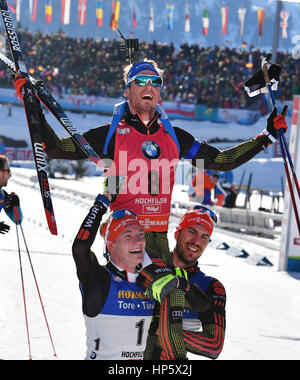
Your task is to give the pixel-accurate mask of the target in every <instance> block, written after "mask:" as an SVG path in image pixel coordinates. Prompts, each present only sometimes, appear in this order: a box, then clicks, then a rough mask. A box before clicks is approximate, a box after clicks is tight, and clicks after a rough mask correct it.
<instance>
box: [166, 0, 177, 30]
mask: <svg viewBox="0 0 300 380" xmlns="http://www.w3.org/2000/svg"><path fill="white" fill-rule="evenodd" d="M166 8H167V10H168V30H173V26H174V8H175V7H174V5H167V6H166Z"/></svg>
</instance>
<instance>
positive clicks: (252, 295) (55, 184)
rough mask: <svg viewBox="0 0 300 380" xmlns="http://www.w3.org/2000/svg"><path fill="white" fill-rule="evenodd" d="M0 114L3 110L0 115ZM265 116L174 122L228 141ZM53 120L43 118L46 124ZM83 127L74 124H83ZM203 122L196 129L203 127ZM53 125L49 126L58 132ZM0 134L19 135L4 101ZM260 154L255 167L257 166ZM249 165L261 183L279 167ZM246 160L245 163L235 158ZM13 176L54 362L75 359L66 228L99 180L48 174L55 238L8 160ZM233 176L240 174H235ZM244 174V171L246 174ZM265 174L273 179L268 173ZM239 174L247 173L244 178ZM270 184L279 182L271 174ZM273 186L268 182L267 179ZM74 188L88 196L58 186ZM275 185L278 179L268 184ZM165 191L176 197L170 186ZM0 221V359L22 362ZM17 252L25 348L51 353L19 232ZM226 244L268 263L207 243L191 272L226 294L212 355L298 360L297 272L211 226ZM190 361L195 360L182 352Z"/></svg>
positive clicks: (20, 127)
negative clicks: (217, 347)
mask: <svg viewBox="0 0 300 380" xmlns="http://www.w3.org/2000/svg"><path fill="white" fill-rule="evenodd" d="M3 111H4V112H3ZM71 117H72V119H73V120H74V123H75V125H76V126H77V127H78V129H79V130H81V131H82V132H83V131H84V130H87V129H89V128H91V127H94V126H96V125H100V124H102V123H103V122H106V121H108V120H109V117H107V116H99V115H87V116H86V118H84V119H83V117H82V116H81V115H76V114H73V115H72V116H71ZM265 123H266V120H265V118H263V119H261V120H259V121H258V122H257V123H256V124H254V125H253V126H249V127H245V126H244V127H243V126H240V125H236V124H228V125H227V124H213V123H200V122H185V121H178V123H177V122H174V124H175V125H177V124H178V125H180V126H182V127H184V128H185V129H187V130H189V131H190V132H191V133H193V134H194V135H195V136H196V137H198V138H201V136H202V137H203V135H205V138H206V139H208V138H210V137H215V136H219V137H220V136H221V135H224V136H227V137H228V136H232V138H233V139H237V138H241V139H242V140H244V139H247V138H248V137H249V138H250V137H253V136H255V135H256V134H257V133H259V132H260V131H261V130H262V129H264V128H265ZM51 124H53V123H51ZM83 125H84V129H83V127H82V126H83ZM204 128H205V130H204ZM61 130H62V128H61V127H58V128H57V133H58V132H59V135H60V136H62V135H63V134H64V132H63V133H61ZM0 135H6V136H9V137H14V138H18V139H25V140H27V141H28V140H29V137H28V132H27V126H26V121H25V116H24V113H23V110H22V109H21V108H15V107H14V108H13V117H8V116H7V114H6V111H5V107H4V108H2V109H1V121H0ZM257 160H263V163H264V165H257V162H259V161H257ZM247 165H253V168H255V176H254V178H256V180H257V183H258V184H259V185H256V186H261V187H264V188H270V186H271V179H270V178H269V177H270V175H267V174H266V173H270V171H269V170H270V165H277V169H276V170H278V171H277V172H276V173H278V177H279V175H280V174H279V173H280V170H281V169H279V165H280V167H281V166H282V163H281V162H280V160H278V159H275V161H274V160H272V159H261V158H260V159H256V160H255V159H254V160H251V162H250V163H249V164H247ZM245 167H246V165H245ZM12 173H13V176H12V178H11V180H10V182H9V184H8V186H7V189H6V190H7V191H9V192H11V191H14V192H16V193H17V194H19V195H20V198H21V207H22V211H23V214H24V220H23V223H22V226H23V229H24V234H25V237H26V241H27V245H28V248H29V251H30V254H31V258H32V262H33V266H34V269H35V273H36V277H37V280H38V284H39V288H40V293H41V296H42V299H43V303H44V306H45V310H46V314H47V319H48V322H49V325H50V330H51V334H52V337H53V340H54V345H55V349H56V353H57V359H58V360H67V359H75V360H81V359H83V358H84V356H85V326H84V320H83V317H82V312H81V296H80V292H79V288H78V280H77V277H76V271H75V265H74V263H73V259H72V255H71V246H72V242H73V239H74V237H75V234H76V233H77V231H78V229H79V227H80V224H81V222H82V220H83V218H84V217H85V215H86V213H87V211H88V209H89V207H90V206H91V205H92V203H93V201H92V199H93V197H95V196H96V195H97V194H98V193H99V192H101V191H102V178H101V177H95V176H92V177H85V178H84V179H82V180H80V181H74V180H72V179H50V186H51V188H52V198H53V205H54V210H55V215H56V220H57V226H58V236H52V235H51V234H50V232H49V231H48V229H47V226H46V219H45V216H44V211H43V207H42V201H41V198H40V193H39V188H38V187H37V183H36V182H34V181H32V180H31V178H34V177H35V173H34V170H32V169H28V168H27V169H26V168H18V167H13V171H12ZM236 173H237V171H234V175H235V181H236V182H238V178H239V176H240V175H241V173H242V170H241V171H239V172H238V173H239V174H236ZM248 173H249V172H248ZM273 177H275V176H273ZM245 178H246V180H247V176H245ZM278 183H280V181H279V180H278ZM276 186H277V184H276ZM61 187H65V188H66V189H69V190H70V189H71V190H72V189H76V190H78V191H84V192H86V193H88V194H89V195H90V198H85V199H82V198H80V197H78V196H76V195H74V194H71V193H70V191H69V190H68V191H62V190H61V189H60V188H61ZM277 188H278V189H280V185H278V187H277ZM174 194H182V193H181V192H180V191H177V192H176V189H175V192H174ZM0 220H1V221H2V220H5V222H7V223H8V224H9V225H10V226H11V231H10V232H9V234H6V235H0V241H1V244H0V289H1V306H0V331H1V335H0V359H7V360H15V359H24V360H26V359H28V345H27V337H26V329H25V319H24V308H23V298H22V288H21V280H20V269H19V260H18V245H17V235H16V231H15V225H14V224H13V223H12V222H11V221H10V220H8V218H7V217H6V215H5V214H4V213H2V214H1V218H0ZM176 222H177V219H176V218H171V220H170V233H169V239H170V244H171V246H173V244H174V238H173V232H174V228H175V226H176ZM19 237H20V242H21V250H22V263H23V272H24V283H25V292H26V301H27V311H28V319H29V329H30V340H31V352H32V357H33V359H40V360H41V359H54V356H53V350H52V348H51V344H50V339H49V336H48V332H47V329H46V325H45V322H44V317H43V314H42V311H41V307H40V302H39V298H38V294H37V292H36V289H35V283H34V281H33V277H32V274H31V270H30V266H29V263H28V260H27V257H26V256H27V254H26V251H25V247H24V244H23V241H22V236H21V234H20V235H19ZM215 240H217V241H219V242H226V243H227V244H228V245H229V246H233V247H238V248H245V249H246V250H247V252H249V253H259V254H261V255H264V256H266V257H267V258H268V259H269V260H270V261H271V262H272V263H273V264H274V265H273V266H257V265H253V264H251V263H250V262H248V261H246V260H245V259H241V258H234V257H232V256H229V255H227V254H226V251H223V250H217V249H214V248H213V246H212V244H210V245H209V246H208V248H207V250H206V252H205V254H204V255H203V256H202V257H201V259H200V266H201V269H202V270H203V271H204V272H205V273H207V274H208V275H211V276H214V277H216V278H217V279H218V280H219V281H221V282H222V283H223V284H224V285H225V288H226V291H227V307H226V309H227V329H226V337H225V345H224V349H223V351H222V353H221V355H220V357H219V359H220V360H226V359H238V360H242V359H246V360H247V359H249V360H252V359H253V360H254V359H271V360H279V359H285V360H290V359H300V350H299V341H300V325H299V314H300V287H299V280H300V274H296V273H286V272H279V271H278V265H277V264H278V257H279V252H278V251H275V250H271V249H267V248H263V247H262V245H261V244H260V243H259V241H257V240H255V239H253V242H249V241H245V240H243V236H240V237H233V236H232V235H229V234H228V233H226V231H222V230H221V229H216V230H215V232H214V234H213V236H212V242H214V241H215ZM93 250H94V251H95V252H96V254H97V256H98V259H99V261H100V262H101V263H104V258H103V256H102V252H103V245H102V242H101V239H100V238H99V239H96V241H95V243H94V246H93ZM189 357H190V359H196V360H198V359H199V360H203V359H204V358H202V357H198V356H195V355H189Z"/></svg>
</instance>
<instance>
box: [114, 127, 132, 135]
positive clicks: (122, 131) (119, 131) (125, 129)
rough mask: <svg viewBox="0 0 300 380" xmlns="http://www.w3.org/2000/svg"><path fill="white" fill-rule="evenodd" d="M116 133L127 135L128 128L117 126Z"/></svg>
mask: <svg viewBox="0 0 300 380" xmlns="http://www.w3.org/2000/svg"><path fill="white" fill-rule="evenodd" d="M117 133H118V135H127V134H128V133H130V129H129V128H117Z"/></svg>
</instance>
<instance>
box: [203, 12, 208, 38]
mask: <svg viewBox="0 0 300 380" xmlns="http://www.w3.org/2000/svg"><path fill="white" fill-rule="evenodd" d="M202 26H203V34H204V35H205V36H207V35H208V28H209V11H208V9H203V12H202Z"/></svg>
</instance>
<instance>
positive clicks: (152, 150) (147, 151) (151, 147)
mask: <svg viewBox="0 0 300 380" xmlns="http://www.w3.org/2000/svg"><path fill="white" fill-rule="evenodd" d="M142 152H143V155H144V156H145V157H146V158H148V159H149V160H155V159H156V158H158V157H159V156H160V147H159V145H158V144H157V143H156V142H154V141H151V140H147V141H145V142H144V143H143V145H142Z"/></svg>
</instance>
